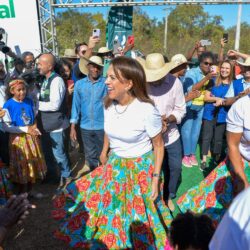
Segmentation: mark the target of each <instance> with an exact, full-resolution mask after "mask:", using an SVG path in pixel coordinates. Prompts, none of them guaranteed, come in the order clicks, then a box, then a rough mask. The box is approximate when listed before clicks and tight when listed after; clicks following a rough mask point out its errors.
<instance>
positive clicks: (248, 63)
mask: <svg viewBox="0 0 250 250" xmlns="http://www.w3.org/2000/svg"><path fill="white" fill-rule="evenodd" d="M237 63H238V64H239V65H241V66H245V67H250V57H247V58H246V60H245V62H241V61H239V60H238V61H237Z"/></svg>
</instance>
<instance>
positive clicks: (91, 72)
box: [70, 56, 107, 169]
mask: <svg viewBox="0 0 250 250" xmlns="http://www.w3.org/2000/svg"><path fill="white" fill-rule="evenodd" d="M79 68H80V70H81V72H82V73H83V74H85V75H87V77H85V78H83V79H81V80H79V81H77V82H76V83H75V87H74V95H73V103H72V112H71V119H70V123H71V130H70V137H71V139H72V140H73V141H76V139H77V138H76V128H75V127H76V124H77V123H78V120H79V119H80V127H81V135H82V140H83V144H84V151H85V160H86V163H87V164H88V165H89V167H90V168H91V169H93V168H95V167H96V166H98V164H99V156H100V154H101V151H102V147H103V140H104V114H103V99H104V97H105V96H106V94H107V87H106V84H105V80H106V79H105V78H104V77H103V76H102V69H103V63H102V59H101V58H100V57H99V56H92V57H90V58H89V59H86V58H81V59H80V63H79Z"/></svg>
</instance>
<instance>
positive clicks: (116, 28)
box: [106, 6, 133, 54]
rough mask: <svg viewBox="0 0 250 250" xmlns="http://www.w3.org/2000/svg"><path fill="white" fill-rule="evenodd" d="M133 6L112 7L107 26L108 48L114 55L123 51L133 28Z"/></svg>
mask: <svg viewBox="0 0 250 250" xmlns="http://www.w3.org/2000/svg"><path fill="white" fill-rule="evenodd" d="M132 19H133V6H121V7H111V9H110V11H109V16H108V24H107V33H106V35H107V37H106V38H107V39H106V41H107V47H108V48H110V49H113V51H114V54H116V53H118V52H119V50H120V49H123V48H124V46H125V44H126V41H127V39H128V36H129V35H132V28H133V21H132Z"/></svg>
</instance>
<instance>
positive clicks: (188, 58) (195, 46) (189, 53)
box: [187, 42, 200, 61]
mask: <svg viewBox="0 0 250 250" xmlns="http://www.w3.org/2000/svg"><path fill="white" fill-rule="evenodd" d="M199 46H200V42H196V43H195V45H194V47H193V48H191V49H190V50H189V51H188V53H187V60H188V61H191V60H192V57H193V55H194V52H195V51H196V50H197V48H198V47H199Z"/></svg>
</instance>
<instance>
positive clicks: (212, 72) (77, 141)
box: [0, 36, 250, 250]
mask: <svg viewBox="0 0 250 250" xmlns="http://www.w3.org/2000/svg"><path fill="white" fill-rule="evenodd" d="M99 41H100V39H99V38H98V37H92V36H91V37H90V39H89V42H88V43H80V44H77V45H76V46H75V49H66V50H65V53H64V55H63V56H62V57H60V58H56V57H55V56H54V55H53V54H51V53H43V54H41V55H39V56H38V57H36V58H35V56H34V55H33V54H32V53H31V52H29V51H27V52H24V53H23V54H22V57H20V58H19V57H16V58H15V59H14V68H13V70H12V71H11V72H7V71H6V70H5V68H4V64H3V63H0V117H1V128H0V143H1V144H0V157H1V159H0V160H1V162H0V171H1V175H0V203H1V205H3V206H4V208H3V210H0V216H1V213H4V212H5V211H7V210H8V208H10V209H13V208H12V206H13V205H10V204H13V202H14V201H13V199H17V200H18V201H17V202H14V203H15V205H14V207H15V209H18V207H19V206H20V211H19V210H18V211H19V213H18V216H17V215H16V217H15V218H14V219H13V221H15V222H17V221H18V220H19V219H20V218H21V219H22V216H23V213H26V212H27V211H26V210H27V209H28V207H29V206H30V205H29V203H28V201H27V198H28V199H42V198H44V197H45V196H46V194H43V193H37V192H35V191H34V190H33V185H34V183H35V182H37V181H38V180H40V183H41V182H42V183H44V182H45V183H58V188H57V190H56V192H55V195H56V197H55V199H54V201H53V203H54V210H53V211H52V216H53V217H54V219H56V220H58V222H59V227H58V230H57V231H56V232H55V236H56V237H57V238H58V239H62V240H64V241H65V242H67V243H68V244H69V245H70V246H72V247H79V248H83V249H88V248H90V249H196V250H198V249H202V250H203V249H248V248H249V247H250V240H249V238H250V235H249V230H248V231H247V229H245V228H249V225H246V223H247V222H246V221H247V220H249V218H250V217H249V213H248V212H247V211H245V210H247V208H246V206H242V205H238V203H240V202H241V200H240V198H238V200H239V202H238V203H237V201H238V200H237V199H236V200H235V203H236V205H235V204H234V203H233V205H232V207H230V209H231V210H230V209H229V210H228V208H229V206H230V204H231V203H232V200H233V199H234V197H235V196H236V194H238V193H239V192H241V191H242V190H243V189H247V190H249V189H248V187H249V180H250V172H249V170H250V168H249V167H250V163H249V162H250V147H249V142H250V132H249V131H250V111H249V108H250V55H247V54H243V53H240V52H238V51H234V50H229V51H228V52H227V53H225V52H224V46H225V43H226V42H227V41H226V40H225V39H221V41H220V51H219V53H218V56H216V54H215V53H213V52H211V51H208V48H207V47H206V46H202V45H201V44H200V42H197V43H196V44H195V46H194V48H192V49H191V50H190V51H189V53H188V55H187V56H186V57H185V56H184V55H183V54H176V55H174V56H173V57H172V58H171V59H170V60H168V58H167V57H166V56H165V55H162V54H160V53H150V54H148V55H145V56H144V55H142V54H140V56H138V55H136V54H135V53H133V51H134V44H130V43H127V44H126V45H125V48H124V49H123V50H119V54H114V53H113V51H112V49H109V48H107V47H101V48H99V49H98V51H97V50H96V47H97V46H98V45H99ZM128 51H130V54H131V55H132V57H130V56H126V54H127V52H128ZM195 53H196V54H197V55H195ZM6 145H9V146H8V147H6ZM198 147H200V152H201V153H200V155H198V154H197V148H198ZM72 150H78V151H79V152H80V153H81V154H83V155H84V157H85V164H86V165H87V166H88V167H89V170H90V171H89V173H88V174H85V175H83V176H80V177H79V178H75V176H74V175H73V174H72V166H71V161H70V157H69V152H70V151H72ZM210 158H211V159H212V160H213V161H214V163H215V164H214V165H215V166H216V167H214V168H213V169H211V168H209V164H208V163H209V160H210ZM193 167H197V168H199V169H200V171H202V172H206V173H207V176H206V177H205V178H204V180H202V181H201V182H200V183H199V184H197V185H196V186H195V187H193V188H191V189H190V190H187V191H186V192H185V193H184V194H183V195H182V196H181V197H179V198H178V200H177V202H176V204H177V206H178V209H179V210H180V211H181V214H179V215H178V216H177V217H175V218H174V216H173V212H174V211H176V209H177V208H176V204H175V202H174V199H175V198H176V193H177V190H178V185H179V183H180V181H181V173H182V168H193ZM38 185H42V184H38ZM247 190H246V191H245V192H248V191H247ZM13 193H15V194H16V195H21V196H18V198H17V197H15V198H10V197H11V195H12V194H13ZM26 193H27V194H26ZM19 197H21V198H19ZM242 197H243V198H244V197H246V195H245V194H244V195H243V194H242ZM9 199H10V200H9ZM8 200H9V201H8ZM23 204H25V209H24V208H23V206H24V205H23ZM4 209H5V210H4ZM237 209H238V210H239V209H240V210H241V211H240V212H239V211H236V210H237ZM232 210H233V211H232ZM230 211H231V212H230ZM241 212H242V213H243V214H244V221H241V222H240V223H238V222H237V221H234V223H235V224H232V222H231V224H229V223H230V221H229V219H230V216H231V215H232V214H233V215H235V214H237V215H238V214H239V213H241ZM225 213H226V214H225ZM26 214H27V213H26ZM26 214H25V215H26ZM224 214H225V215H224ZM223 215H224V217H223ZM235 216H236V215H235ZM222 218H223V219H222ZM221 220H222V222H220V221H221ZM223 220H224V221H223ZM218 224H219V227H218V230H216V232H215V229H216V226H217V225H218ZM1 225H2V223H1V222H0V240H1V237H2V236H1V228H2V227H3V228H4V226H1ZM229 225H230V227H235V230H236V231H237V230H238V231H237V235H236V236H234V237H235V238H234V241H235V245H234V244H232V246H234V247H235V248H230V247H229V246H228V243H227V242H226V241H227V239H229V237H231V235H233V232H234V229H232V228H230V229H229ZM241 225H244V226H245V228H242V227H241ZM237 227H241V228H240V230H241V231H239V229H238V228H237ZM227 230H228V232H227ZM214 232H215V233H214ZM240 233H244V239H242V238H241V237H240V236H239V235H240ZM3 237H4V234H3ZM237 241H239V242H240V243H239V244H238V243H236V242H237ZM241 241H242V242H241ZM224 245H227V247H225V246H224ZM236 245H237V247H238V248H237V247H236ZM240 246H244V247H245V248H241V247H240Z"/></svg>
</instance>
